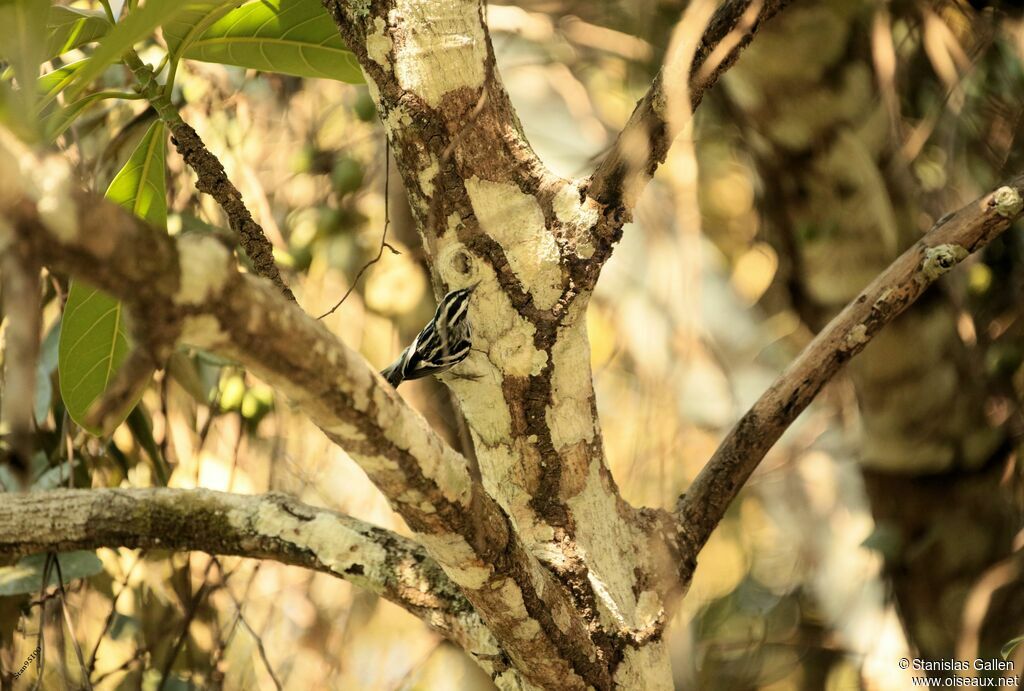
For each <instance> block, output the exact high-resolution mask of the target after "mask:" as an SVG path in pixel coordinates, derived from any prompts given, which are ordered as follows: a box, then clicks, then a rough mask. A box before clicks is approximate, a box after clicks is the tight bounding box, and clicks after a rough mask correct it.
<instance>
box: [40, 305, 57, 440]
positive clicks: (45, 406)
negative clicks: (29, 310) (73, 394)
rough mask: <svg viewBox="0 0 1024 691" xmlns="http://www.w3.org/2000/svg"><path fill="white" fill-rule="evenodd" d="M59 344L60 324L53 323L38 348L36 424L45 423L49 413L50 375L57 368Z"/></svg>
mask: <svg viewBox="0 0 1024 691" xmlns="http://www.w3.org/2000/svg"><path fill="white" fill-rule="evenodd" d="M59 343H60V322H59V321H58V322H56V323H54V325H53V326H52V327H51V328H50V330H49V331H48V332H47V334H46V338H44V339H43V342H42V345H40V347H39V361H38V363H37V364H36V399H35V411H34V413H35V418H36V424H38V425H40V426H41V425H42V424H43V423H44V422H46V414H47V413H48V412H49V411H50V403H51V402H52V401H53V382H52V380H51V375H52V374H53V370H54V369H56V368H57V345H58V344H59Z"/></svg>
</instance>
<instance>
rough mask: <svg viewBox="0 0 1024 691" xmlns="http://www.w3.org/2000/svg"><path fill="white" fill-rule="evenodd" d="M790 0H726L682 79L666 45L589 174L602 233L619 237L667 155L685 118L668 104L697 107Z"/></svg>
mask: <svg viewBox="0 0 1024 691" xmlns="http://www.w3.org/2000/svg"><path fill="white" fill-rule="evenodd" d="M789 1H790V0H726V2H725V3H723V4H722V5H721V6H720V7H719V8H718V9H717V10H716V11H715V13H714V14H713V15H712V17H711V19H710V21H708V23H707V27H706V29H705V30H704V34H703V36H702V37H701V39H700V43H699V44H698V45H697V46H696V48H694V49H693V50H692V56H693V57H692V62H690V65H689V70H688V74H689V78H688V81H687V82H686V83H679V82H680V81H681V80H680V79H679V77H680V76H681V75H682V74H683V73H687V70H686V66H685V65H682V66H680V65H677V64H674V63H675V59H676V55H675V54H674V53H673V51H671V50H670V51H669V53H668V55H667V56H666V62H665V64H664V65H663V66H662V68H661V70H660V71H659V72H658V74H657V76H656V77H655V78H654V82H653V83H652V84H651V88H650V89H649V90H648V91H647V93H646V94H645V95H644V97H643V98H642V99H641V100H640V102H639V103H637V105H636V109H635V110H634V111H633V115H632V116H630V118H629V122H627V123H626V126H625V127H624V128H623V129H622V132H620V133H619V136H618V138H617V139H616V140H615V144H614V145H613V146H612V148H611V150H610V151H609V152H608V154H607V155H606V156H605V157H604V159H603V160H602V161H601V163H600V165H598V167H597V170H595V171H594V174H593V175H592V176H591V178H590V187H589V189H588V195H589V196H590V197H592V198H593V199H596V200H597V201H598V202H600V203H601V204H602V205H604V207H605V213H604V215H605V217H606V218H608V219H611V220H612V222H611V223H610V224H607V227H604V228H602V227H600V226H599V227H598V233H599V234H601V235H604V236H605V237H603V238H602V239H604V240H605V241H609V240H611V241H614V240H615V239H617V238H616V236H617V233H618V231H619V230H621V227H622V224H623V223H625V222H626V221H628V220H629V218H630V215H631V213H632V208H633V205H634V203H635V202H636V199H637V197H638V196H639V195H640V192H641V191H642V190H643V188H644V186H646V184H647V182H648V181H649V180H650V179H651V177H652V176H653V175H654V171H655V170H656V169H657V167H658V166H659V165H661V163H663V162H664V161H665V156H666V155H667V154H668V150H669V147H670V146H671V145H672V141H673V140H674V139H675V137H676V135H677V134H678V133H679V129H680V126H681V125H682V124H683V123H682V122H680V118H679V117H671V116H670V109H671V107H672V106H673V105H674V104H676V103H678V102H679V101H681V100H682V101H688V103H687V105H688V106H689V109H690V112H692V111H693V110H695V109H696V108H697V106H698V105H700V102H701V101H702V100H703V98H704V93H705V92H706V91H707V90H708V89H710V88H711V87H712V86H714V85H715V83H716V82H717V81H718V78H719V77H721V76H722V74H723V73H724V72H725V71H726V70H728V69H729V68H730V67H731V66H732V65H733V63H734V62H736V59H737V58H738V57H739V55H740V53H741V52H742V50H743V49H744V48H745V47H746V46H747V44H748V43H750V41H751V39H753V37H754V34H755V33H756V32H757V30H758V29H759V28H760V27H761V25H762V24H764V22H766V21H767V20H769V19H771V18H772V17H773V16H774V15H775V14H776V13H777V12H779V10H781V9H783V8H784V7H785V6H786V5H787V4H788V3H789ZM685 19H686V17H685V16H684V21H685ZM688 55H689V54H687V56H686V57H687V58H688ZM687 95H688V96H689V98H688V99H687V98H686V97H687Z"/></svg>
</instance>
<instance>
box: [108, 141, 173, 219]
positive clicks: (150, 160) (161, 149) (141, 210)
mask: <svg viewBox="0 0 1024 691" xmlns="http://www.w3.org/2000/svg"><path fill="white" fill-rule="evenodd" d="M166 143H167V134H166V131H165V129H164V124H163V122H161V121H157V122H154V123H153V124H152V125H150V127H149V130H148V131H147V132H146V134H145V135H144V136H143V137H142V140H141V141H140V142H139V145H138V146H137V147H136V148H135V151H134V152H133V153H132V155H131V158H129V159H128V162H127V163H125V165H124V167H123V168H122V169H121V172H119V173H118V174H117V175H115V176H114V180H113V181H112V182H111V183H110V187H108V188H107V194H106V197H107V199H109V200H110V201H112V202H114V203H116V204H119V205H120V206H122V207H123V208H125V209H127V210H128V211H131V212H132V213H133V214H135V215H136V216H138V217H139V218H141V219H143V220H144V221H146V222H147V223H148V224H149V225H151V226H155V227H157V228H162V229H165V230H166V229H167V192H166V189H167V186H166V183H165V181H164V157H165V154H166Z"/></svg>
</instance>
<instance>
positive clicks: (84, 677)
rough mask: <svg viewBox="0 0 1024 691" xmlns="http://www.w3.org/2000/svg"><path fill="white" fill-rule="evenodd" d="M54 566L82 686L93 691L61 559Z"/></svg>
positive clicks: (62, 609) (65, 622)
mask: <svg viewBox="0 0 1024 691" xmlns="http://www.w3.org/2000/svg"><path fill="white" fill-rule="evenodd" d="M53 563H54V566H56V567H57V589H58V591H59V592H60V613H61V615H63V617H64V624H65V625H66V626H67V627H68V635H70V636H71V647H72V648H74V649H75V657H77V658H78V668H79V669H80V670H81V672H82V685H83V686H84V687H85V688H86V689H87V690H88V691H92V683H90V681H89V672H88V671H87V670H86V668H85V659H84V658H83V657H82V647H81V646H80V645H78V637H77V636H75V627H74V625H73V624H72V623H71V616H70V615H69V614H68V608H67V593H65V592H64V574H63V573H62V572H61V569H60V557H54V559H53Z"/></svg>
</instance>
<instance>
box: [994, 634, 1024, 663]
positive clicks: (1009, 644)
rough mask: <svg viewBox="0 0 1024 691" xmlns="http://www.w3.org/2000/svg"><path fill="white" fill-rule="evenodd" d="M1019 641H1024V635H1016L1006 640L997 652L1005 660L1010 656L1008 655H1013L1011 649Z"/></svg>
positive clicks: (1018, 643) (1013, 648)
mask: <svg viewBox="0 0 1024 691" xmlns="http://www.w3.org/2000/svg"><path fill="white" fill-rule="evenodd" d="M1021 643H1024V636H1017V637H1016V638H1014V639H1012V640H1010V641H1008V642H1007V643H1006V645H1004V646H1003V649H1002V650H1001V651H999V654H1000V655H1002V656H1003V659H1004V660H1005V659H1007V658H1008V657H1010V655H1013V651H1014V650H1015V649H1016V647H1017V646H1018V645H1020V644H1021Z"/></svg>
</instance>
